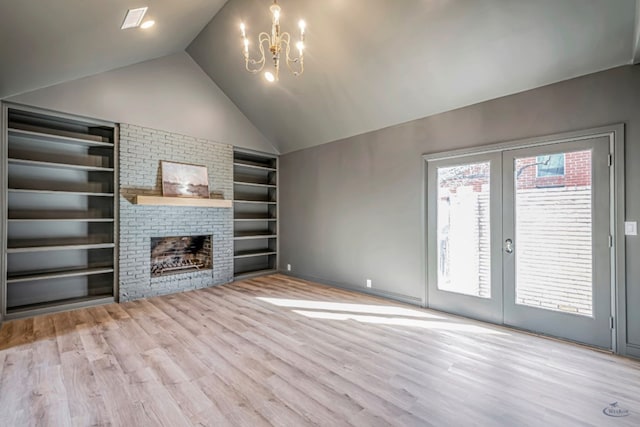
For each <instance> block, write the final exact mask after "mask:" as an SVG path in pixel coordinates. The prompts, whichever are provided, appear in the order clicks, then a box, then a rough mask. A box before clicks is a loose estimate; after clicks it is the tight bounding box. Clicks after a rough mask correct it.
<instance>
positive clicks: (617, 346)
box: [422, 123, 627, 355]
mask: <svg viewBox="0 0 640 427" xmlns="http://www.w3.org/2000/svg"><path fill="white" fill-rule="evenodd" d="M594 137H607V138H608V139H609V150H610V153H611V156H612V157H611V161H612V165H613V167H611V168H610V172H609V173H610V210H611V223H610V230H609V232H610V234H611V236H612V237H613V246H612V248H611V305H612V307H611V313H612V315H613V318H614V321H613V330H612V340H611V342H612V349H613V351H614V352H615V353H618V354H622V355H626V354H627V324H626V317H627V316H626V277H625V235H624V215H625V188H624V187H625V185H624V184H625V180H624V177H625V174H624V161H625V157H624V137H625V127H624V124H622V123H620V124H615V125H610V126H603V127H598V128H592V129H585V130H580V131H574V132H566V133H559V134H553V135H546V136H541V137H534V138H526V139H518V140H512V141H506V142H500V143H495V144H489V145H483V146H478V147H472V148H463V149H458V150H451V151H446V152H440V153H432V154H424V155H423V156H422V158H423V189H424V191H423V203H422V236H423V241H422V255H423V256H422V260H423V266H424V268H423V271H424V275H423V278H424V287H423V289H424V305H425V307H429V300H428V292H427V286H428V271H427V270H428V266H427V256H428V254H427V248H428V240H427V237H428V236H427V212H428V207H427V201H428V197H427V188H428V185H427V176H428V173H427V170H428V169H427V168H428V162H429V161H432V160H443V159H453V158H456V157H464V156H469V155H477V154H486V153H493V152H498V151H504V150H509V149H517V148H526V147H538V146H543V145H549V144H556V143H562V142H571V141H580V140H584V139H591V138H594Z"/></svg>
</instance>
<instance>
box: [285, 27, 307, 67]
mask: <svg viewBox="0 0 640 427" xmlns="http://www.w3.org/2000/svg"><path fill="white" fill-rule="evenodd" d="M280 40H281V43H282V44H284V45H285V47H286V48H285V52H286V53H285V55H286V59H287V61H286V62H287V68H289V71H291V72H292V73H293V75H294V76H296V77H297V76H299V75H300V74H302V73H303V72H304V61H303V59H304V58H303V56H302V55H300V56H298V57H296V58H291V56H289V54H290V53H291V35H289V33H287V32H285V33H282V37H281V38H280ZM292 64H298V67H297V69H296V67H295V66H293V65H292Z"/></svg>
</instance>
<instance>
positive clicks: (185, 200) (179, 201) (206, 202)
mask: <svg viewBox="0 0 640 427" xmlns="http://www.w3.org/2000/svg"><path fill="white" fill-rule="evenodd" d="M133 203H134V204H136V205H145V206H195V207H201V208H230V207H231V206H232V201H231V200H224V199H197V198H192V197H163V196H143V195H138V196H136V197H135V199H134V201H133Z"/></svg>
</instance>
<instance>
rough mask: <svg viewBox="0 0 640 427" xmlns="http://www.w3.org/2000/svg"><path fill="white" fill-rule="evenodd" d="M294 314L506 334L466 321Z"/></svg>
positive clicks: (318, 317)
mask: <svg viewBox="0 0 640 427" xmlns="http://www.w3.org/2000/svg"><path fill="white" fill-rule="evenodd" d="M292 311H293V312H294V313H296V314H300V315H302V316H305V317H309V318H312V319H325V320H355V321H356V322H361V323H374V324H379V325H392V326H408V327H415V328H422V329H432V330H436V331H451V332H471V333H474V334H487V335H508V334H507V333H505V332H501V331H498V330H495V329H490V328H484V327H482V326H478V325H471V324H466V323H454V322H445V321H442V320H436V321H429V320H420V319H408V318H405V317H379V316H367V315H360V314H351V313H335V312H330V311H307V310H292Z"/></svg>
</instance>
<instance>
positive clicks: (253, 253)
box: [233, 249, 277, 258]
mask: <svg viewBox="0 0 640 427" xmlns="http://www.w3.org/2000/svg"><path fill="white" fill-rule="evenodd" d="M276 253H277V252H276V251H274V250H273V249H256V250H250V251H239V252H237V253H235V254H234V255H233V257H234V258H252V257H258V256H267V255H275V254H276Z"/></svg>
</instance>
